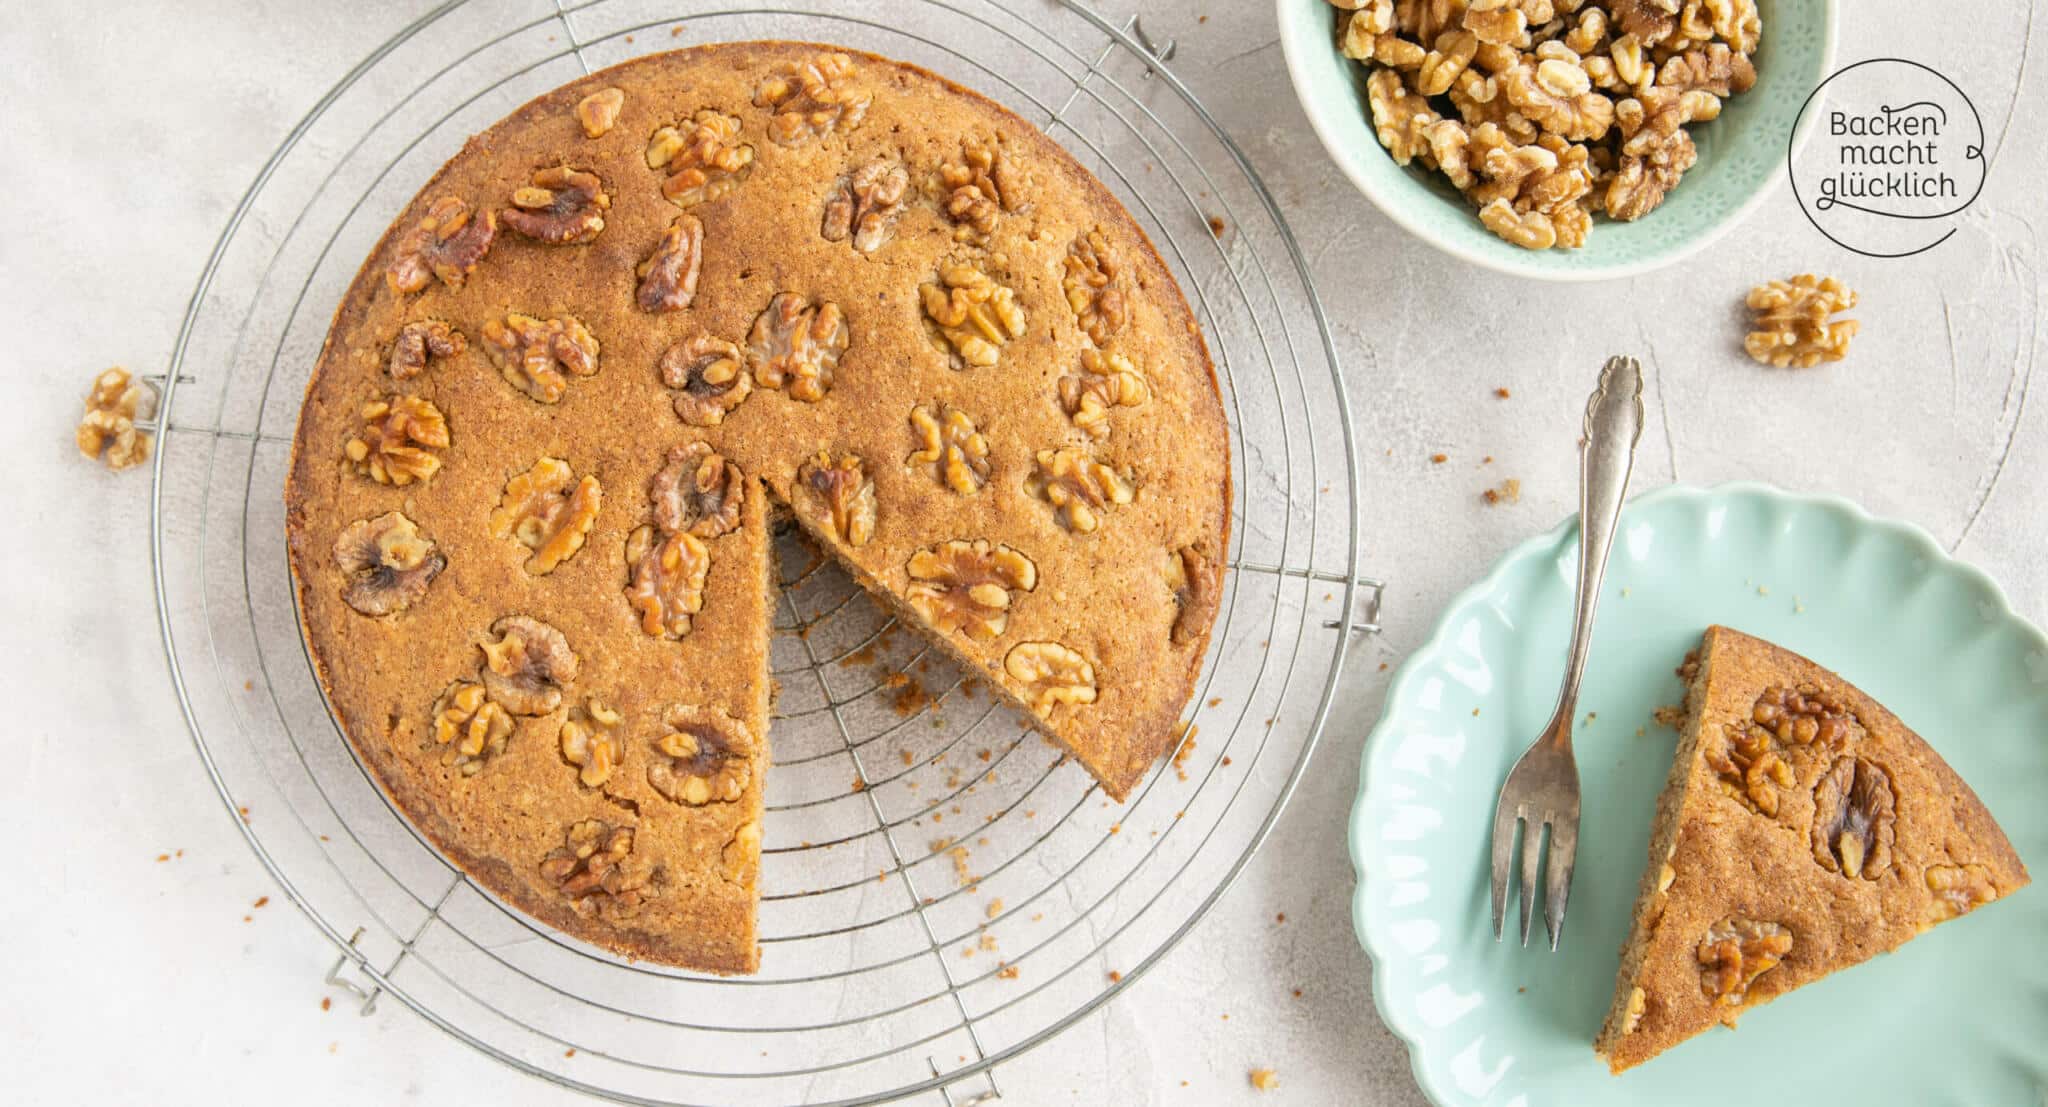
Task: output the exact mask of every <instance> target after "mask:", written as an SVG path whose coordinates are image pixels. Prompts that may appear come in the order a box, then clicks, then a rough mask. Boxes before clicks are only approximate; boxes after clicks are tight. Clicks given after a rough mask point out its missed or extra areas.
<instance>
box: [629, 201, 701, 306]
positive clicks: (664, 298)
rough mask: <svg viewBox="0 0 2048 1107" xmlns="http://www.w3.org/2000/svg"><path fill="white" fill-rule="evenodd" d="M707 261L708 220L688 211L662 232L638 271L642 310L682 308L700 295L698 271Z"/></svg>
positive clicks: (638, 295) (638, 297) (638, 296)
mask: <svg viewBox="0 0 2048 1107" xmlns="http://www.w3.org/2000/svg"><path fill="white" fill-rule="evenodd" d="M703 264H704V224H703V222H702V221H701V220H699V219H698V218H697V217H696V216H694V215H691V214H689V213H688V212H684V213H683V214H681V215H678V216H676V218H675V222H673V223H670V224H669V225H668V230H666V231H663V232H662V234H661V241H659V242H657V243H655V244H654V252H653V253H651V254H649V255H647V260H646V261H643V262H641V263H640V266H639V268H637V269H635V270H634V272H635V273H636V274H638V275H639V277H640V288H639V291H638V293H637V294H636V298H637V299H638V300H639V303H640V310H641V311H681V310H683V309H684V308H686V307H689V306H690V301H692V300H694V299H696V298H697V271H698V270H699V269H700V268H701V267H702V266H703Z"/></svg>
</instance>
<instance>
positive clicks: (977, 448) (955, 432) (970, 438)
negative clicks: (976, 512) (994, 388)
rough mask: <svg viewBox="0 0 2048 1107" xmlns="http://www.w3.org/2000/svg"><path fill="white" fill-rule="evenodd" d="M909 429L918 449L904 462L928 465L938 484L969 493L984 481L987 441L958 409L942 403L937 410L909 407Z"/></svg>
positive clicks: (988, 466) (987, 471) (923, 406)
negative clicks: (914, 436) (935, 411)
mask: <svg viewBox="0 0 2048 1107" xmlns="http://www.w3.org/2000/svg"><path fill="white" fill-rule="evenodd" d="M910 429H911V432H912V433H913V434H915V435H916V436H917V440H918V443H919V445H918V448H917V449H916V450H915V451H913V452H912V453H911V455H910V456H909V457H907V458H905V459H903V463H904V464H905V465H929V466H931V467H932V476H933V477H935V478H936V479H937V480H938V481H939V483H940V484H943V485H945V486H946V487H948V488H950V489H952V490H953V491H955V492H958V493H959V494H961V495H962V496H972V495H974V494H975V493H976V492H979V491H981V486H982V485H984V484H987V483H988V474H989V470H990V467H991V465H990V462H989V459H988V440H987V439H986V438H983V437H982V435H981V432H980V431H977V430H975V429H974V420H973V419H971V418H969V417H968V415H967V413H966V412H964V411H961V410H960V409H959V408H956V407H952V406H950V405H942V406H941V407H940V408H939V410H938V412H937V413H936V414H935V413H933V411H932V409H930V408H928V407H926V406H925V405H923V404H919V405H917V406H916V407H913V408H911V409H910Z"/></svg>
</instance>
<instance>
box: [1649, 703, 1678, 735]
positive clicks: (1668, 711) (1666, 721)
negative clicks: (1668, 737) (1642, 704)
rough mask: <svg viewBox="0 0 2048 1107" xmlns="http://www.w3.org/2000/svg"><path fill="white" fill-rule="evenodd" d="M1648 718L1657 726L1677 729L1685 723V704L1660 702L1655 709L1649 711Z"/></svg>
mask: <svg viewBox="0 0 2048 1107" xmlns="http://www.w3.org/2000/svg"><path fill="white" fill-rule="evenodd" d="M1650 718H1651V720H1652V721H1654V722H1655V723H1656V724H1657V725H1658V726H1663V727H1670V728H1671V729H1672V730H1677V729H1678V728H1680V727H1682V726H1684V725H1685V705H1684V704H1682V703H1667V704H1661V705H1659V706H1658V708H1657V710H1655V711H1652V712H1650Z"/></svg>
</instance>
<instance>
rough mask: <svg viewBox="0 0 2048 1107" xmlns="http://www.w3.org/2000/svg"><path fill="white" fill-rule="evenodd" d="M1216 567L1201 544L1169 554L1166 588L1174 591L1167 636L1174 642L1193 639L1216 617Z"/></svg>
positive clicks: (1184, 642)
mask: <svg viewBox="0 0 2048 1107" xmlns="http://www.w3.org/2000/svg"><path fill="white" fill-rule="evenodd" d="M1217 573H1218V568H1217V566H1216V565H1215V564H1214V563H1213V562H1212V561H1211V559H1210V557H1209V554H1208V551H1207V549H1206V547H1205V546H1204V545H1203V544H1202V543H1196V544H1195V545H1192V546H1182V547H1181V548H1180V549H1179V550H1177V551H1175V552H1173V553H1170V554H1168V555H1167V557H1166V572H1165V578H1166V587H1167V588H1168V590H1170V591H1171V592H1172V593H1173V604H1174V615H1173V626H1172V628H1171V629H1170V630H1169V631H1168V633H1167V638H1168V640H1169V641H1171V642H1172V643H1173V644H1174V645H1176V646H1179V645H1184V644H1186V643H1188V642H1191V641H1193V640H1194V639H1195V637H1196V636H1197V635H1199V634H1201V633H1202V632H1203V631H1205V630H1207V629H1209V624H1210V623H1211V622H1213V621H1214V620H1215V617H1216V604H1217V598H1218V597H1217V592H1218V581H1217V579H1216V577H1217Z"/></svg>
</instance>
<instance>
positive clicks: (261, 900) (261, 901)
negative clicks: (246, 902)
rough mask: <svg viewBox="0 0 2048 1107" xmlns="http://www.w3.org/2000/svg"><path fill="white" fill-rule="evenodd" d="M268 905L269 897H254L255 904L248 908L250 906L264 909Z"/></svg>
mask: <svg viewBox="0 0 2048 1107" xmlns="http://www.w3.org/2000/svg"><path fill="white" fill-rule="evenodd" d="M269 903H270V897H269V896H257V897H256V902H255V903H253V904H251V905H250V906H252V907H265V906H268V905H269Z"/></svg>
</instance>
